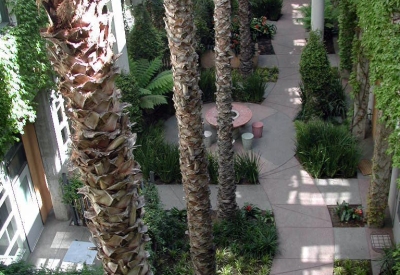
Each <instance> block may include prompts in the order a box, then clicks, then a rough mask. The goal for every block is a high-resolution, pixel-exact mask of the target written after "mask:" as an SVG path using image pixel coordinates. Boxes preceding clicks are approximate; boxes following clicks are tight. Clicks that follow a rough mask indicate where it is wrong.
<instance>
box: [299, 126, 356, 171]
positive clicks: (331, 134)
mask: <svg viewBox="0 0 400 275" xmlns="http://www.w3.org/2000/svg"><path fill="white" fill-rule="evenodd" d="M295 128H296V156H297V157H298V159H299V161H300V163H301V164H302V165H303V167H304V169H306V170H307V172H309V173H310V174H311V175H312V176H313V177H315V178H322V177H328V178H333V177H344V178H348V177H353V176H354V175H355V173H356V171H357V164H358V161H359V158H360V150H359V148H358V145H357V142H356V139H355V138H354V137H353V136H352V135H351V133H350V132H349V130H348V129H347V128H346V127H345V126H335V125H333V124H332V123H329V122H323V121H320V120H312V121H309V122H308V123H304V122H301V121H296V122H295Z"/></svg>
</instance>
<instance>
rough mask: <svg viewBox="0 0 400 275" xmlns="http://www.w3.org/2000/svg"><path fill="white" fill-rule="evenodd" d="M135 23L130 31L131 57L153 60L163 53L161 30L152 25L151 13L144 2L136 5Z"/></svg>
mask: <svg viewBox="0 0 400 275" xmlns="http://www.w3.org/2000/svg"><path fill="white" fill-rule="evenodd" d="M134 18H135V24H134V25H133V28H132V30H131V31H130V32H129V35H128V39H127V40H128V41H127V48H128V54H129V58H130V59H132V60H134V61H136V60H139V59H147V60H153V59H154V58H156V57H158V56H160V55H162V54H163V51H164V45H163V43H162V38H161V35H160V32H159V31H157V29H156V28H155V27H154V26H153V25H152V23H151V19H150V15H149V13H148V11H147V10H146V9H145V8H144V6H143V5H142V4H140V5H137V6H135V9H134Z"/></svg>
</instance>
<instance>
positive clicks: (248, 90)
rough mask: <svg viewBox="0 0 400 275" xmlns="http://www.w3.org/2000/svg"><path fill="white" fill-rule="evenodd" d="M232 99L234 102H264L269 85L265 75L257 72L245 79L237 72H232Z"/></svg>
mask: <svg viewBox="0 0 400 275" xmlns="http://www.w3.org/2000/svg"><path fill="white" fill-rule="evenodd" d="M232 84H233V85H232V87H233V88H232V97H233V100H234V101H240V102H253V103H260V102H262V101H263V100H264V93H265V88H266V86H267V83H266V82H265V80H264V76H263V74H262V73H261V72H260V71H258V70H256V71H255V72H253V73H252V74H251V75H250V76H249V77H247V78H245V79H243V78H242V76H241V75H240V73H239V72H238V71H236V70H234V71H233V72H232Z"/></svg>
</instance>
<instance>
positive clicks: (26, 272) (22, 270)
mask: <svg viewBox="0 0 400 275" xmlns="http://www.w3.org/2000/svg"><path fill="white" fill-rule="evenodd" d="M0 274H2V275H102V274H104V270H103V267H102V266H87V265H83V268H82V269H81V270H65V271H63V270H59V269H56V270H52V269H49V268H45V267H42V268H39V269H37V268H36V267H34V266H33V265H31V264H29V263H26V262H24V261H19V262H14V263H12V264H10V265H5V264H3V263H0Z"/></svg>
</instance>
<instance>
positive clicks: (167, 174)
mask: <svg viewBox="0 0 400 275" xmlns="http://www.w3.org/2000/svg"><path fill="white" fill-rule="evenodd" d="M137 145H139V146H138V147H137V149H136V150H135V152H134V155H135V158H136V160H137V162H138V163H139V164H140V166H141V169H142V173H143V177H144V178H145V179H147V178H149V176H150V171H153V172H154V174H155V176H157V177H159V178H160V179H161V181H163V182H164V183H173V182H180V181H181V179H182V176H181V172H180V166H179V149H178V146H177V145H174V144H169V143H167V142H165V139H164V132H163V130H162V126H161V125H150V126H149V127H148V128H147V129H146V130H144V131H143V132H142V133H141V134H140V135H139V137H138V140H137Z"/></svg>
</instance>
